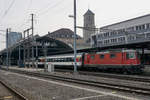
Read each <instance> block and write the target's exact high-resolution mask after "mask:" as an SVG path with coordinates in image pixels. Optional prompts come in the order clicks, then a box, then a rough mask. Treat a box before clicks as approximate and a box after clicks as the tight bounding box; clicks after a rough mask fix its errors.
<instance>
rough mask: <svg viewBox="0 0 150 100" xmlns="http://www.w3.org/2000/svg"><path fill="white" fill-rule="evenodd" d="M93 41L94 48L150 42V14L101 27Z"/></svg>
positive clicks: (94, 35)
mask: <svg viewBox="0 0 150 100" xmlns="http://www.w3.org/2000/svg"><path fill="white" fill-rule="evenodd" d="M91 40H92V41H91V45H92V47H104V46H111V45H120V44H125V43H126V44H129V43H136V42H144V41H150V14H148V15H144V16H140V17H137V18H133V19H129V20H126V21H123V22H119V23H115V24H112V25H107V26H104V27H101V28H100V30H99V32H97V33H95V34H93V35H92V36H91Z"/></svg>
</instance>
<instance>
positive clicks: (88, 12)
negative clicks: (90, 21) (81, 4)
mask: <svg viewBox="0 0 150 100" xmlns="http://www.w3.org/2000/svg"><path fill="white" fill-rule="evenodd" d="M85 15H95V14H94V13H93V12H92V11H91V10H90V9H88V11H87V12H86V13H85V14H84V16H85Z"/></svg>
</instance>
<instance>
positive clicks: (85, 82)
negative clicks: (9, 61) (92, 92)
mask: <svg viewBox="0 0 150 100" xmlns="http://www.w3.org/2000/svg"><path fill="white" fill-rule="evenodd" d="M9 71H11V72H15V73H19V74H26V75H30V76H35V77H40V78H47V79H53V80H59V81H65V82H70V83H77V84H81V85H88V86H94V87H100V88H107V89H113V90H119V91H125V92H131V93H138V94H143V95H150V89H149V88H142V87H135V86H130V85H128V86H127V85H121V84H111V83H104V82H97V81H91V80H83V79H78V78H69V77H63V76H57V75H53V74H46V73H38V72H27V71H20V70H14V69H13V70H12V69H11V70H9Z"/></svg>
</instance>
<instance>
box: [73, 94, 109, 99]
mask: <svg viewBox="0 0 150 100" xmlns="http://www.w3.org/2000/svg"><path fill="white" fill-rule="evenodd" d="M102 96H107V95H97V96H89V97H82V98H76V99H72V100H85V99H90V98H96V97H102Z"/></svg>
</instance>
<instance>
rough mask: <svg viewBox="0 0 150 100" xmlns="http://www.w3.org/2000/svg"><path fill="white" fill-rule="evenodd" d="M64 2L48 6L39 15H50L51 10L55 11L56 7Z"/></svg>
mask: <svg viewBox="0 0 150 100" xmlns="http://www.w3.org/2000/svg"><path fill="white" fill-rule="evenodd" d="M62 2H64V0H60V1H59V2H57V3H55V4H54V5H51V6H48V7H46V8H45V9H46V10H44V11H41V12H39V13H38V14H37V15H40V16H42V15H44V14H46V13H48V12H49V11H50V10H52V9H54V8H55V7H57V6H58V5H60V4H61V3H62Z"/></svg>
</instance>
